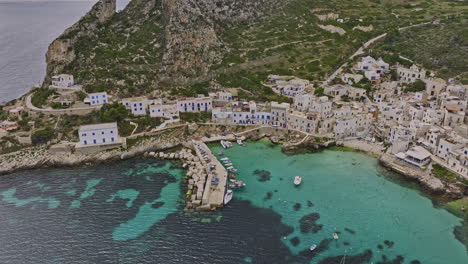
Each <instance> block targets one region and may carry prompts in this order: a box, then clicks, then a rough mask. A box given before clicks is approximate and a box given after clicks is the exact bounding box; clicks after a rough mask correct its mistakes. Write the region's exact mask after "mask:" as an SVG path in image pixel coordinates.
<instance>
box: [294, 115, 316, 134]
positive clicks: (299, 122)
mask: <svg viewBox="0 0 468 264" xmlns="http://www.w3.org/2000/svg"><path fill="white" fill-rule="evenodd" d="M287 116H288V119H287V123H288V128H289V129H295V130H299V131H302V132H306V133H313V132H315V125H316V121H317V114H312V113H303V112H298V111H291V112H289V113H288V115H287Z"/></svg>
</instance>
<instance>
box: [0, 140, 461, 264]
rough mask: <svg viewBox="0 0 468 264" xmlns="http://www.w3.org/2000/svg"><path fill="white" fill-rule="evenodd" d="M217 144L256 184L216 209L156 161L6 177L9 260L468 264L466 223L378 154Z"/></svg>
mask: <svg viewBox="0 0 468 264" xmlns="http://www.w3.org/2000/svg"><path fill="white" fill-rule="evenodd" d="M210 147H211V148H212V150H213V151H214V153H218V152H219V151H224V152H225V155H226V156H228V157H229V158H231V161H232V162H233V164H234V166H235V167H236V168H238V169H239V172H238V173H237V174H238V175H237V179H239V180H242V181H244V182H246V184H247V186H246V187H245V188H244V189H242V190H236V191H235V194H234V199H233V200H232V201H231V203H229V204H228V205H227V206H226V207H225V208H223V209H221V210H218V211H216V212H186V211H184V209H183V206H184V196H185V190H184V185H185V184H183V177H184V171H183V170H182V169H181V168H180V164H177V163H170V162H167V161H160V160H156V159H143V158H139V159H132V160H127V161H121V162H116V163H112V164H104V165H98V166H93V167H83V168H51V169H38V170H31V171H23V172H18V173H14V174H9V175H3V176H0V179H1V181H0V263H167V264H171V263H214V264H217V263H220V264H221V263H233V264H234V263H265V264H267V263H268V264H272V263H319V264H331V263H334V264H340V263H343V264H345V263H346V264H361V263H374V264H377V263H379V264H390V263H392V264H396V263H408V264H418V263H424V264H466V263H468V252H467V248H466V247H465V246H464V245H463V244H462V243H461V242H459V241H458V240H457V239H456V238H455V235H454V228H455V227H456V226H459V225H461V222H462V219H460V218H457V217H455V216H453V215H452V214H450V213H448V212H447V211H446V210H444V209H440V208H437V207H435V206H434V205H433V202H432V201H431V199H430V198H429V197H427V196H425V195H424V194H422V193H421V192H420V191H419V190H418V188H417V186H414V185H413V184H408V183H403V182H402V181H401V178H400V177H399V176H398V175H395V174H393V173H390V172H388V171H387V170H385V169H384V168H382V167H380V166H379V165H378V162H377V160H376V159H375V158H373V157H370V156H367V155H365V154H363V153H357V152H343V151H336V150H326V151H323V152H320V153H314V154H297V155H285V154H283V153H282V152H281V149H280V147H279V146H275V145H272V144H270V143H266V142H249V143H248V146H246V147H240V146H237V145H236V146H234V147H233V148H231V149H228V150H224V149H222V148H221V147H220V146H219V145H218V144H216V145H211V146H210ZM296 175H300V176H302V178H303V180H302V184H301V185H300V186H299V187H295V186H294V184H293V178H294V176H296ZM334 232H336V233H338V235H339V239H338V240H334V239H333V237H332V234H333V233H334ZM312 244H317V245H318V247H317V249H316V250H315V251H313V252H310V251H309V250H308V248H309V247H310V245H312Z"/></svg>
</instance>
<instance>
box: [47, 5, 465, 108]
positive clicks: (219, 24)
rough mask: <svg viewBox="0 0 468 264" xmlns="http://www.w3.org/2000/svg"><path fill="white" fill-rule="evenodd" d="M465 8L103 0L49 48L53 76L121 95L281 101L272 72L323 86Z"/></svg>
mask: <svg viewBox="0 0 468 264" xmlns="http://www.w3.org/2000/svg"><path fill="white" fill-rule="evenodd" d="M420 9H421V10H422V11H421V10H420ZM414 10H419V11H414ZM466 11H467V10H466V8H465V7H464V6H460V7H453V3H451V2H446V1H444V0H429V1H427V0H412V1H411V4H408V2H407V1H406V0H391V1H381V0H353V1H343V0H132V1H131V2H130V3H129V5H128V6H127V7H126V8H125V9H124V10H123V11H121V12H119V13H115V0H100V1H99V2H98V3H96V5H95V6H94V7H93V9H92V10H91V11H90V12H89V13H88V14H87V15H86V16H84V17H83V18H82V19H81V20H80V21H79V22H78V23H76V24H75V25H73V26H72V27H71V28H70V29H68V30H67V31H65V32H64V34H62V35H61V36H60V37H59V38H58V39H57V40H55V41H54V42H53V43H52V44H51V45H50V47H49V51H48V52H47V56H46V57H47V63H48V67H47V74H48V76H51V75H53V74H57V73H62V72H67V73H71V74H74V75H75V77H76V79H77V81H78V82H80V83H81V84H84V85H85V88H86V89H87V90H88V91H102V90H106V91H113V92H115V93H118V94H119V95H122V96H126V95H135V94H142V93H146V92H149V91H154V90H163V91H170V92H171V93H179V94H184V95H194V94H195V93H206V92H207V89H208V88H209V87H212V86H213V85H215V86H216V85H220V86H224V87H240V88H243V89H244V90H243V92H242V93H241V95H242V96H244V97H255V98H257V99H278V98H275V96H274V94H273V93H272V91H271V89H265V88H264V87H263V86H262V85H260V82H261V80H263V79H264V78H265V77H266V75H267V74H269V73H278V74H294V75H297V76H299V77H303V78H309V79H311V80H317V81H318V80H320V79H323V78H324V77H325V76H326V75H327V74H329V73H330V72H332V71H333V70H334V69H336V68H337V67H338V65H340V64H341V63H342V62H343V60H344V59H346V58H347V57H348V56H349V55H350V54H352V53H353V52H354V51H355V50H356V49H357V48H358V47H359V46H361V45H362V43H364V42H365V41H367V40H368V39H370V38H372V37H374V36H376V35H378V34H381V33H383V32H392V31H395V29H396V28H398V27H401V26H406V25H409V24H417V23H420V22H427V21H430V20H432V19H437V18H443V17H449V15H448V14H459V13H465V12H466ZM338 17H339V18H342V19H343V20H344V22H340V21H337V18H338ZM458 17H460V16H458ZM458 17H455V19H458V20H459V19H462V17H461V18H458ZM452 20H453V18H451V20H450V21H452ZM450 21H449V20H447V21H442V22H447V23H449V22H450ZM324 28H328V29H330V28H331V29H333V28H335V29H337V30H338V31H340V32H341V33H343V32H344V34H338V33H333V32H329V31H327V30H325V29H324ZM363 28H364V29H366V30H362V29H363ZM446 28H448V29H450V27H449V26H448V27H446ZM401 48H402V49H404V47H401Z"/></svg>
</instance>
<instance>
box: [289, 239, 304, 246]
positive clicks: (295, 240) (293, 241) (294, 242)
mask: <svg viewBox="0 0 468 264" xmlns="http://www.w3.org/2000/svg"><path fill="white" fill-rule="evenodd" d="M289 241H291V244H292V245H293V246H297V245H299V243H301V240H300V239H299V238H298V237H293V238H291V240H289Z"/></svg>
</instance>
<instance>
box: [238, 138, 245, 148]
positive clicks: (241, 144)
mask: <svg viewBox="0 0 468 264" xmlns="http://www.w3.org/2000/svg"><path fill="white" fill-rule="evenodd" d="M237 144H239V145H240V146H244V145H245V143H244V141H242V139H238V140H237Z"/></svg>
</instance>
